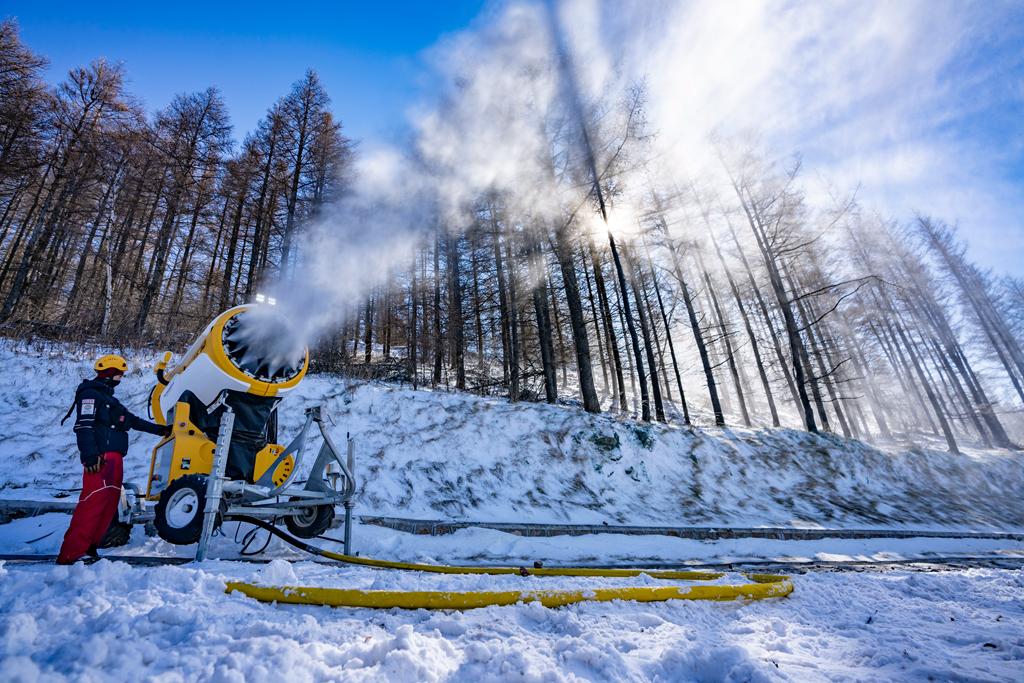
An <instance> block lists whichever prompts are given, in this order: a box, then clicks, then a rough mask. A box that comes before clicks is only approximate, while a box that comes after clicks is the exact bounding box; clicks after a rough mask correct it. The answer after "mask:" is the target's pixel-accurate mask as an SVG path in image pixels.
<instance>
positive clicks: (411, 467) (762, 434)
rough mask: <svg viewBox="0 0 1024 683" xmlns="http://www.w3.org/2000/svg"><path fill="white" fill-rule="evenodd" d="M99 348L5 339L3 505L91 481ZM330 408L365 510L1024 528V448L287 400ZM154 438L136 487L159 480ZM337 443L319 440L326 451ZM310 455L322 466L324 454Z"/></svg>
mask: <svg viewBox="0 0 1024 683" xmlns="http://www.w3.org/2000/svg"><path fill="white" fill-rule="evenodd" d="M97 351H98V350H97V349H87V348H83V349H70V348H64V347H55V346H42V347H35V348H32V347H26V346H24V345H16V344H12V343H10V342H4V343H3V344H2V345H0V382H2V386H4V387H5V394H6V396H7V400H5V401H4V402H3V403H2V404H0V434H3V435H4V448H5V457H4V458H3V459H2V461H0V497H4V498H37V497H43V498H47V497H50V496H54V495H66V492H67V491H69V490H72V489H75V488H77V487H78V486H80V476H81V474H80V473H81V470H80V467H79V465H78V455H77V452H76V449H75V445H74V435H73V434H72V432H71V425H70V423H68V424H65V425H64V426H63V427H62V426H60V425H59V422H60V418H61V416H63V415H64V413H65V411H66V410H67V407H68V405H69V404H70V402H71V400H72V397H73V394H74V389H75V387H76V386H77V384H78V382H79V381H80V380H81V378H82V377H85V376H88V375H90V374H91V372H90V368H91V359H92V357H93V356H94V355H95V353H96V352H97ZM128 355H129V361H130V363H131V366H132V368H131V371H130V372H129V374H128V375H127V377H126V378H125V381H124V382H123V383H122V386H121V387H119V389H118V394H119V396H120V397H121V399H122V401H123V402H124V403H125V405H127V406H128V407H129V408H130V409H132V410H135V411H136V412H137V413H139V414H143V415H145V414H146V405H147V396H148V393H149V391H150V389H151V387H152V384H153V375H152V371H151V369H150V368H152V365H153V361H154V359H155V358H156V354H155V353H154V354H144V355H139V354H137V353H136V354H128ZM316 404H322V405H323V406H324V409H325V413H326V414H327V415H328V416H330V419H331V420H332V426H331V430H332V434H333V436H334V437H335V438H336V440H337V441H338V442H342V441H343V440H344V438H345V436H346V434H351V435H352V437H353V439H354V440H355V445H356V463H357V477H358V479H359V485H360V488H361V494H360V496H359V499H358V502H357V505H356V513H357V514H376V515H386V516H401V517H416V518H424V519H449V520H473V521H498V522H508V521H516V522H533V523H574V524H602V523H605V524H612V525H614V524H633V525H667V526H668V525H671V526H682V525H707V526H726V525H727V526H795V527H840V526H841V527H846V528H852V527H913V528H918V529H921V528H960V529H978V530H985V529H1000V530H1003V531H1016V530H1020V529H1022V528H1024V506H1022V505H1021V504H1020V492H1021V491H1022V490H1024V456H1022V454H1021V453H1019V452H1008V451H969V452H967V453H965V454H963V455H952V454H949V453H946V452H943V451H937V450H928V449H924V448H917V447H912V446H907V445H903V446H897V445H889V446H886V447H884V448H876V447H872V446H869V445H867V444H865V443H862V442H859V441H854V440H846V439H843V438H841V437H837V436H834V435H821V436H814V435H810V434H806V433H804V432H800V431H795V430H768V429H738V428H726V429H716V428H702V429H690V428H685V427H680V426H663V425H643V424H641V423H638V422H635V421H633V420H625V419H617V418H615V417H614V416H611V415H596V416H595V415H589V414H587V413H584V412H582V411H581V410H579V409H577V408H575V407H571V406H560V405H559V406H551V405H546V404H535V403H520V404H509V403H508V402H507V401H505V400H502V399H492V398H481V397H476V396H472V395H467V394H464V393H448V392H443V391H424V390H420V391H412V390H411V389H409V388H401V387H398V386H396V385H386V384H376V383H358V382H353V381H347V380H344V379H340V378H337V377H333V376H329V375H313V376H310V377H308V378H307V379H306V380H305V381H304V382H303V383H302V384H301V385H300V386H299V387H298V389H296V390H295V391H294V392H292V393H291V394H290V395H289V397H288V399H287V400H285V401H284V402H283V404H282V406H281V417H282V419H281V433H282V438H284V439H288V438H291V436H293V435H294V434H295V433H296V431H297V430H298V427H299V426H300V425H301V424H302V419H303V417H302V412H303V410H304V408H306V407H308V406H312V405H316ZM153 443H154V439H153V437H150V436H148V435H138V434H134V435H133V443H132V450H131V452H130V454H129V456H128V458H127V459H126V461H125V472H126V479H127V480H128V481H135V482H138V483H141V484H144V483H145V476H146V472H147V471H148V467H149V449H150V448H151V447H152V445H153ZM318 446H319V444H318V442H317V440H315V439H314V440H313V441H312V443H311V446H310V447H311V448H312V449H315V448H317V447H318ZM311 459H312V458H311V456H310V458H309V460H307V465H308V464H309V462H310V460H311Z"/></svg>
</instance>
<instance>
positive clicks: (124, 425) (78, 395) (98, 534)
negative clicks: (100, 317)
mask: <svg viewBox="0 0 1024 683" xmlns="http://www.w3.org/2000/svg"><path fill="white" fill-rule="evenodd" d="M94 367H95V368H96V377H95V378H94V379H87V380H83V381H82V383H81V384H79V385H78V389H77V390H76V391H75V403H74V405H72V406H71V409H70V410H68V414H67V415H66V416H65V417H64V419H65V420H66V419H67V418H68V417H70V416H71V413H72V412H74V413H75V416H76V419H75V434H76V436H77V438H78V451H79V455H80V457H81V460H82V467H84V468H85V471H84V473H83V475H82V495H81V496H80V497H79V499H78V505H77V506H76V507H75V513H74V514H73V515H72V516H71V526H70V527H69V528H68V530H67V533H65V534H64V543H63V545H61V548H60V555H58V556H57V564H71V563H72V562H76V561H77V560H79V559H81V558H82V556H84V555H91V556H93V557H95V556H96V546H97V545H98V544H99V542H100V541H101V540H103V536H104V534H106V532H107V527H109V526H110V522H111V521H112V520H113V519H114V515H115V514H116V512H117V506H118V502H119V500H120V498H121V484H122V482H123V479H124V466H123V462H122V460H123V458H124V455H125V453H127V452H128V430H130V429H137V430H141V431H144V432H149V433H150V434H157V435H160V436H166V435H167V434H169V433H170V430H171V428H170V427H169V426H162V425H158V424H154V423H152V422H149V421H148V420H143V419H142V418H141V417H137V416H135V415H133V414H132V413H131V412H129V411H128V409H127V408H125V407H124V406H123V405H121V402H120V401H118V400H117V399H116V398H114V388H115V387H116V386H117V384H118V382H120V381H121V378H122V377H123V376H124V373H125V372H126V371H127V370H128V363H126V362H125V360H124V358H122V357H121V356H116V355H113V354H111V355H107V356H103V357H102V358H100V359H99V360H98V361H96V364H95V366H94ZM62 424H63V423H62Z"/></svg>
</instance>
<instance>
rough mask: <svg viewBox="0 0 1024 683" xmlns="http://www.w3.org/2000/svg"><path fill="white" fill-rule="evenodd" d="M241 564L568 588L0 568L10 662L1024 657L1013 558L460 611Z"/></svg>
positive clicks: (692, 662) (922, 665) (424, 673)
mask: <svg viewBox="0 0 1024 683" xmlns="http://www.w3.org/2000/svg"><path fill="white" fill-rule="evenodd" d="M240 578H241V579H250V580H256V581H259V582H269V583H273V584H281V583H285V584H308V585H345V586H360V587H375V588H393V587H401V588H404V589H416V588H419V589H426V590H429V589H434V590H439V589H457V590H472V589H473V588H479V587H484V586H486V587H487V588H493V587H495V586H496V585H501V586H506V584H508V585H513V584H514V585H516V586H518V587H524V588H525V587H530V588H532V587H535V586H537V585H543V586H545V587H560V586H558V585H555V583H553V582H550V581H548V580H546V579H544V580H542V579H522V578H520V577H517V576H510V577H454V578H453V577H437V576H430V575H416V574H408V573H402V574H400V575H398V574H396V573H394V572H383V571H373V570H368V569H357V568H347V569H338V568H334V567H329V568H328V567H323V566H321V565H316V564H313V563H296V564H289V563H286V562H284V561H282V560H277V561H275V563H273V564H271V565H269V566H264V567H259V568H257V567H255V566H253V565H240V564H238V563H232V562H222V561H217V562H210V563H207V564H206V565H204V566H203V567H202V568H194V567H157V568H149V569H140V568H132V567H129V566H127V565H125V564H124V563H111V562H108V561H102V562H100V563H98V564H96V565H92V566H82V565H78V566H74V567H51V566H31V567H25V566H15V565H7V566H0V634H2V648H3V651H2V653H3V659H2V660H0V671H2V672H3V674H2V678H3V679H4V680H6V681H12V682H14V681H58V680H65V679H73V680H87V681H126V680H135V679H142V680H160V681H196V680H202V681H238V682H242V681H249V682H260V681H280V680H289V681H378V680H379V681H410V682H414V681H491V680H503V681H504V680H508V681H574V680H600V681H647V680H650V681H780V680H781V681H819V680H849V681H867V680H871V681H879V680H919V681H925V680H941V681H947V680H962V681H1013V680H1020V674H1021V671H1022V670H1024V602H1022V600H1021V596H1022V595H1024V574H1022V573H1021V572H1013V571H996V570H969V571H957V572H941V573H909V572H903V571H896V572H889V573H885V574H881V573H864V574H859V573H815V574H807V575H802V576H799V577H797V578H796V590H795V592H794V593H793V594H792V595H791V596H790V597H788V598H785V599H777V600H771V601H762V602H753V603H749V604H745V603H709V602H682V601H672V602H668V603H661V604H650V603H648V604H637V603H624V602H615V603H591V604H582V605H578V606H574V607H571V608H563V609H546V608H544V607H541V606H539V605H536V604H520V605H515V606H509V607H490V608H485V609H479V610H472V611H468V612H464V613H458V612H431V611H426V610H415V611H403V610H387V611H369V610H360V609H331V608H325V607H299V606H273V605H264V604H260V603H257V602H255V601H253V600H250V599H248V598H245V597H243V596H241V595H238V594H233V595H225V594H224V582H225V580H230V579H240ZM577 581H579V580H577ZM605 581H607V580H605ZM647 581H648V582H650V581H652V580H650V579H648V580H647ZM583 583H585V584H586V585H594V586H596V585H598V583H599V582H598V580H593V579H591V580H584V581H583ZM577 585H578V584H577ZM617 585H625V582H624V581H622V580H619V581H618V582H617Z"/></svg>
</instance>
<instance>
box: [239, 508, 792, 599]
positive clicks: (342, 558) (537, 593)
mask: <svg viewBox="0 0 1024 683" xmlns="http://www.w3.org/2000/svg"><path fill="white" fill-rule="evenodd" d="M234 519H238V520H240V521H244V522H247V523H249V524H254V525H256V526H259V527H262V528H264V529H266V530H267V531H269V532H270V533H272V534H274V535H276V536H278V537H280V538H281V539H283V540H284V541H286V542H287V543H290V544H291V545H293V546H295V547H296V548H299V549H301V550H304V551H306V552H308V553H312V554H313V555H319V556H320V557H326V558H328V559H331V560H337V561H339V562H345V563H346V564H355V565H360V566H363V567H374V568H377V569H398V570H403V571H418V572H430V573H434V574H518V575H520V576H581V577H582V576H591V577H611V578H623V577H633V576H640V575H641V574H646V575H647V576H650V577H652V578H655V579H666V580H676V581H712V580H714V579H720V578H721V577H723V576H724V574H722V573H721V572H709V571H675V570H667V571H666V570H643V569H598V568H590V567H553V568H551V569H547V568H542V567H460V566H454V565H438V564H416V563H412V562H391V561H389V560H375V559H372V558H368V557H356V556H354V555H345V554H343V553H335V552H332V551H330V550H324V549H323V548H320V547H318V546H315V545H312V544H309V543H306V542H305V541H301V540H299V539H297V538H294V537H292V536H291V535H289V534H286V533H284V532H283V531H281V530H280V529H278V528H277V527H275V526H274V525H272V524H268V523H267V522H264V521H263V520H260V519H256V518H253V517H248V516H235V517H234ZM747 578H749V579H750V580H751V581H752V582H753V583H747V584H742V585H738V586H737V585H714V586H690V587H688V588H681V587H676V586H667V587H663V588H654V587H649V586H638V587H627V588H595V589H581V590H527V591H469V592H456V591H378V590H359V589H350V588H316V587H310V586H258V585H256V584H252V583H245V582H241V581H229V582H228V583H227V584H226V592H228V593H231V592H232V591H239V592H240V593H243V594H244V595H247V596H249V597H250V598H255V599H256V600H260V601H262V602H284V603H290V604H295V605H326V606H330V607H373V608H381V609H387V608H391V607H401V608H404V609H474V608H477V607H489V606H492V605H514V604H516V603H519V602H540V604H542V605H544V606H545V607H561V606H563V605H572V604H575V603H577V602H608V601H610V600H635V601H637V602H663V601H665V600H736V599H739V598H746V599H749V600H761V599H763V598H781V597H785V596H787V595H789V594H790V593H792V592H793V582H792V581H790V580H789V577H788V576H780V575H777V574H748V575H747Z"/></svg>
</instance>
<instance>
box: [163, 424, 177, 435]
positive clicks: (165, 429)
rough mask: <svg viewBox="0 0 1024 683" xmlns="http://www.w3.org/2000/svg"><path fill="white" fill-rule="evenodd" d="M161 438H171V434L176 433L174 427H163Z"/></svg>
mask: <svg viewBox="0 0 1024 683" xmlns="http://www.w3.org/2000/svg"><path fill="white" fill-rule="evenodd" d="M161 427H162V429H161V430H160V436H170V435H171V432H173V431H174V426H173V425H161Z"/></svg>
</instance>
